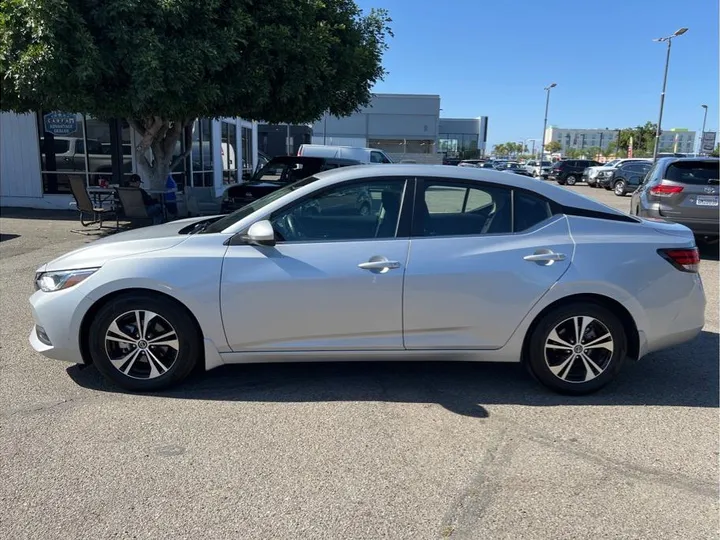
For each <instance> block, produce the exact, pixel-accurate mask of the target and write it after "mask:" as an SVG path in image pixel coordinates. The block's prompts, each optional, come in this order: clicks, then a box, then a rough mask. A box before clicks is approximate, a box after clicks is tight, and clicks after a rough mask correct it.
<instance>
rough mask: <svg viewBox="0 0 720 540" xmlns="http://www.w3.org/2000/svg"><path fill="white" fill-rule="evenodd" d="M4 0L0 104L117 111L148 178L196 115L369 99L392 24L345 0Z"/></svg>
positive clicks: (155, 175) (295, 116)
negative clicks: (136, 137)
mask: <svg viewBox="0 0 720 540" xmlns="http://www.w3.org/2000/svg"><path fill="white" fill-rule="evenodd" d="M1 6H2V8H1V11H0V81H1V82H0V84H1V86H0V91H1V92H2V104H1V105H0V107H1V108H2V110H12V111H16V112H29V111H35V110H38V109H44V110H62V111H70V112H82V113H88V114H92V115H93V116H95V117H98V118H103V119H109V118H124V119H126V120H127V121H128V123H129V124H130V125H131V126H133V128H134V129H135V130H136V131H137V132H138V133H139V134H140V135H141V140H140V143H139V144H138V146H137V151H138V155H139V156H143V157H142V158H141V159H140V160H139V162H140V164H141V168H142V169H143V172H144V173H145V175H146V176H147V177H148V178H149V179H150V182H151V185H152V186H153V187H156V188H157V187H161V186H162V185H164V180H165V178H166V176H167V173H168V171H169V170H170V169H171V166H172V165H174V163H176V162H179V160H181V159H182V157H183V156H173V153H174V149H175V147H176V143H177V141H178V140H179V139H180V137H181V136H182V134H183V132H185V134H186V135H188V134H189V131H190V130H189V129H186V128H187V126H191V125H192V122H193V121H194V119H195V118H199V117H212V118H218V117H232V116H240V117H243V118H246V119H255V120H264V121H267V122H272V123H279V122H291V123H301V122H310V121H313V120H316V119H318V118H320V117H321V116H322V115H323V113H324V112H325V111H328V112H329V114H331V115H335V116H345V115H349V114H352V113H353V112H354V111H355V110H357V109H358V107H360V106H363V105H366V104H367V103H368V102H369V101H370V99H371V96H372V95H371V88H372V86H373V84H374V83H375V82H376V81H378V80H380V79H382V78H383V76H384V75H385V71H384V69H383V67H382V57H383V54H384V52H385V50H386V49H387V44H386V39H387V37H388V36H392V31H391V29H390V27H389V23H390V22H391V19H390V18H389V16H388V14H387V12H386V11H385V10H372V11H371V12H370V13H369V14H367V15H363V13H362V12H361V11H360V9H359V8H358V7H357V6H356V4H355V3H354V1H353V0H322V1H320V0H306V1H303V2H298V1H296V0H263V1H262V2H248V1H247V0H207V1H204V2H199V1H196V0H103V1H98V0H54V1H52V2H31V1H28V0H2V3H1ZM148 150H151V153H150V152H148ZM189 151H190V148H188V152H189ZM173 157H174V158H175V159H174V160H173Z"/></svg>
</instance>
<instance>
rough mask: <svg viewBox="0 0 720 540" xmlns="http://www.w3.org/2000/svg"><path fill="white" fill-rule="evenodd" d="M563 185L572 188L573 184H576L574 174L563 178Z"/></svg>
mask: <svg viewBox="0 0 720 540" xmlns="http://www.w3.org/2000/svg"><path fill="white" fill-rule="evenodd" d="M565 183H566V184H567V185H568V186H574V185H575V184H577V177H576V176H575V175H574V174H568V175H567V177H566V178H565Z"/></svg>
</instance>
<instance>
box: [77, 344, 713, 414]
mask: <svg viewBox="0 0 720 540" xmlns="http://www.w3.org/2000/svg"><path fill="white" fill-rule="evenodd" d="M718 343H719V340H718V334H717V333H715V332H702V333H701V335H700V336H698V337H697V338H696V339H695V340H693V341H692V342H690V343H688V344H685V345H683V346H681V347H675V348H673V349H668V350H666V351H661V352H659V353H654V354H651V355H648V356H647V357H645V358H643V360H641V361H640V362H629V363H628V364H626V365H625V367H624V369H623V371H622V372H621V373H620V375H619V377H618V379H617V380H616V381H614V382H613V383H611V384H610V385H609V386H607V387H606V388H604V389H603V390H601V391H599V392H597V393H595V394H592V395H589V396H579V397H578V396H562V395H559V394H555V393H553V392H551V391H549V390H547V389H545V388H544V387H542V386H540V384H539V383H536V382H535V381H534V380H533V379H532V378H531V377H530V376H529V375H528V374H527V373H526V371H525V369H524V367H523V366H521V365H519V364H491V363H470V362H322V363H293V364H244V365H233V366H223V367H220V368H217V369H214V370H211V371H209V372H207V373H202V372H200V373H196V374H194V375H192V376H191V377H190V378H189V379H188V380H187V381H186V382H184V383H182V384H181V385H180V386H179V387H177V388H173V389H170V390H167V391H164V392H152V393H146V394H145V395H152V396H157V397H166V398H173V399H198V400H217V401H239V402H288V403H290V402H293V403H297V402H323V401H385V402H398V403H427V404H433V403H434V404H438V405H441V406H442V407H445V408H446V409H447V410H449V411H452V412H454V413H457V414H460V415H463V416H469V417H474V418H487V417H488V416H489V412H488V410H487V408H486V406H487V405H504V404H513V405H527V406H536V407H549V406H558V405H575V406H577V405H588V406H592V405H595V406H598V405H600V406H602V405H608V406H618V405H628V406H637V405H647V406H674V407H706V408H713V407H718V385H719V384H720V369H719V364H718V356H717V351H718ZM67 372H68V374H69V375H70V377H71V378H72V379H73V380H74V381H75V382H76V383H77V384H79V385H80V386H83V387H85V388H89V389H93V390H98V391H104V392H111V393H124V391H123V390H121V389H119V388H118V387H116V386H114V385H112V384H111V383H109V382H107V381H106V380H105V379H104V378H102V377H101V376H100V374H99V373H98V371H97V370H96V369H95V368H94V367H87V368H85V367H81V366H77V365H74V366H71V367H69V368H68V369H67Z"/></svg>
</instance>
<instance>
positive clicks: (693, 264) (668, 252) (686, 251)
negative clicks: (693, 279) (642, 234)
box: [658, 247, 700, 273]
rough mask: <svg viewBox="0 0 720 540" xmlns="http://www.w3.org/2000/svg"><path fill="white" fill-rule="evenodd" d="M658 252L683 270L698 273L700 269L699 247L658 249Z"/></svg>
mask: <svg viewBox="0 0 720 540" xmlns="http://www.w3.org/2000/svg"><path fill="white" fill-rule="evenodd" d="M658 254H659V255H660V256H661V257H662V258H663V259H665V260H666V261H668V262H669V263H670V264H672V265H673V266H674V267H675V268H677V269H678V270H680V271H682V272H693V273H697V272H698V270H699V269H700V252H699V251H698V248H696V247H694V248H670V249H658Z"/></svg>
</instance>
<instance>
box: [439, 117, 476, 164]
mask: <svg viewBox="0 0 720 540" xmlns="http://www.w3.org/2000/svg"><path fill="white" fill-rule="evenodd" d="M487 129H488V117H487V116H480V117H478V118H441V119H440V132H439V134H438V152H441V153H442V154H444V155H445V156H447V157H452V158H461V159H471V158H479V157H483V156H484V155H485V150H486V146H487Z"/></svg>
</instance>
